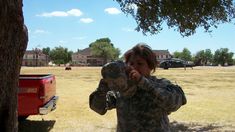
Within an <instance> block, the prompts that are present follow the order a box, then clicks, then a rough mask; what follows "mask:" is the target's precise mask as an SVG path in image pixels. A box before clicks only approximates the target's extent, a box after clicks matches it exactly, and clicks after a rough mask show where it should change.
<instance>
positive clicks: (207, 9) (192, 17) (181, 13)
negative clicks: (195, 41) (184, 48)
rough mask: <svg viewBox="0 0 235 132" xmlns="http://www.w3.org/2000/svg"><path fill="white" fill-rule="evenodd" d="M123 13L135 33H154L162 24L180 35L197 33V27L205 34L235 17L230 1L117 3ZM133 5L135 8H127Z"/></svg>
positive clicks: (135, 0)
mask: <svg viewBox="0 0 235 132" xmlns="http://www.w3.org/2000/svg"><path fill="white" fill-rule="evenodd" d="M116 1H117V2H118V3H119V4H120V7H121V9H122V11H123V12H124V13H126V14H130V15H132V16H133V17H134V19H135V20H136V22H137V25H138V26H137V27H136V30H137V31H141V30H142V32H143V34H145V35H146V33H150V34H157V33H159V32H160V31H161V30H162V24H163V23H166V24H167V25H168V27H169V28H174V29H175V30H177V31H178V32H179V33H180V34H181V35H182V36H190V35H193V34H194V33H196V29H197V28H198V27H203V28H204V30H205V32H211V28H217V26H218V25H219V24H221V23H227V22H231V21H232V19H234V18H235V7H234V4H233V0H116ZM130 5H132V7H133V5H135V6H136V8H128V7H130Z"/></svg>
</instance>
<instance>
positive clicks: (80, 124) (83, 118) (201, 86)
mask: <svg viewBox="0 0 235 132" xmlns="http://www.w3.org/2000/svg"><path fill="white" fill-rule="evenodd" d="M100 69H101V68H100V67H72V70H71V71H65V70H64V67H40V68H34V67H22V69H21V73H52V74H54V75H56V81H57V95H58V96H59V97H60V98H59V102H58V107H57V109H56V110H55V111H53V112H52V113H49V114H48V115H45V116H30V117H29V118H28V119H27V120H26V121H24V122H21V123H20V125H19V130H20V131H23V132H24V131H52V132H67V131H68V132H70V131H73V132H90V131H95V132H105V131H106V132H110V131H115V128H116V113H115V110H112V111H109V112H108V113H107V114H106V115H104V116H100V115H98V114H96V113H95V112H94V111H92V110H90V108H89V95H90V93H91V92H92V91H94V90H95V88H96V87H97V85H98V82H99V79H100V78H101V75H100ZM155 75H157V76H158V77H164V78H168V79H170V80H171V81H172V82H175V83H177V84H179V85H181V86H182V87H183V90H184V91H185V93H186V97H187V100H188V103H187V104H186V105H185V106H183V107H181V108H180V109H179V110H178V111H177V112H174V113H172V114H171V115H170V116H169V117H170V120H171V124H172V130H173V131H226V130H228V131H235V126H234V125H233V124H235V112H234V111H235V101H234V100H235V83H234V78H235V67H196V68H194V69H193V70H191V69H190V68H189V69H187V70H184V69H181V68H180V69H169V70H162V69H157V70H156V72H155Z"/></svg>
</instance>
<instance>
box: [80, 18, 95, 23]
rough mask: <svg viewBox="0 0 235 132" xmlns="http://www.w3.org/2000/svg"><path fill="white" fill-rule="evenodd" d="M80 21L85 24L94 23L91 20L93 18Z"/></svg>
mask: <svg viewBox="0 0 235 132" xmlns="http://www.w3.org/2000/svg"><path fill="white" fill-rule="evenodd" d="M80 21H81V22H83V23H91V22H93V21H94V20H93V19H91V18H81V19H80Z"/></svg>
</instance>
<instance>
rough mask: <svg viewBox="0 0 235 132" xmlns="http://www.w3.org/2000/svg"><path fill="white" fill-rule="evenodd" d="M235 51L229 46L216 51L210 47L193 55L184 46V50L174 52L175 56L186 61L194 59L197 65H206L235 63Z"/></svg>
mask: <svg viewBox="0 0 235 132" xmlns="http://www.w3.org/2000/svg"><path fill="white" fill-rule="evenodd" d="M233 55H234V53H233V52H230V51H229V49H228V48H220V49H217V50H216V51H215V52H214V53H212V51H211V50H210V49H205V50H200V51H198V52H196V54H195V55H192V54H191V52H190V51H189V50H188V49H187V48H184V49H183V50H182V52H178V51H176V52H174V53H173V57H174V58H180V59H183V60H185V61H192V62H194V64H195V65H197V66H205V65H222V66H225V65H235V59H233Z"/></svg>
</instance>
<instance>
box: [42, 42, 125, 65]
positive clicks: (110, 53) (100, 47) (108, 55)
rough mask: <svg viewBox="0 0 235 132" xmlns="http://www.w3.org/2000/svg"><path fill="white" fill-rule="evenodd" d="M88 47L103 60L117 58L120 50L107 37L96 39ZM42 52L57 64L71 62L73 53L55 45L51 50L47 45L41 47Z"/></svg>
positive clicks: (78, 50)
mask: <svg viewBox="0 0 235 132" xmlns="http://www.w3.org/2000/svg"><path fill="white" fill-rule="evenodd" d="M89 48H91V52H92V54H93V55H94V56H97V57H102V58H104V62H107V61H108V60H117V59H119V58H118V57H119V55H120V50H119V49H118V48H115V47H114V44H113V43H111V40H110V39H109V38H100V39H97V40H96V41H95V42H92V43H91V44H90V45H89ZM80 51H81V50H80V49H77V52H80ZM42 52H43V53H44V54H45V55H47V56H49V59H50V60H51V61H52V62H53V63H55V64H57V65H60V64H67V63H69V62H71V61H72V54H73V53H74V52H73V51H69V50H68V49H67V48H65V47H62V46H59V47H55V48H53V49H52V50H51V49H50V48H49V47H46V48H42Z"/></svg>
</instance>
